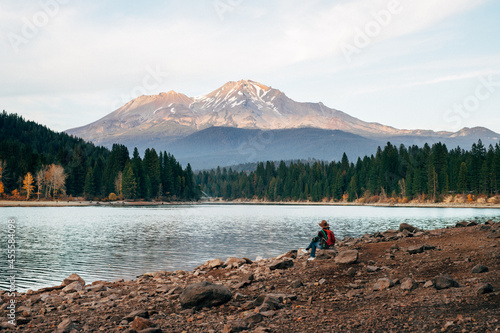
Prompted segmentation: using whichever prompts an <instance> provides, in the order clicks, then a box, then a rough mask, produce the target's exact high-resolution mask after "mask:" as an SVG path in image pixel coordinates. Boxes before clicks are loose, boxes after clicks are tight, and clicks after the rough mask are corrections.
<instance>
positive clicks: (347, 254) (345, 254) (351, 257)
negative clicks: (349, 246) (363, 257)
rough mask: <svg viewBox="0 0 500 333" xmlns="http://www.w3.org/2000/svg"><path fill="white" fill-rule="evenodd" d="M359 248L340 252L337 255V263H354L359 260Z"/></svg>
mask: <svg viewBox="0 0 500 333" xmlns="http://www.w3.org/2000/svg"><path fill="white" fill-rule="evenodd" d="M358 254H359V253H358V250H346V251H342V252H339V254H338V255H337V256H336V257H335V263H337V264H354V263H356V262H357V261H358Z"/></svg>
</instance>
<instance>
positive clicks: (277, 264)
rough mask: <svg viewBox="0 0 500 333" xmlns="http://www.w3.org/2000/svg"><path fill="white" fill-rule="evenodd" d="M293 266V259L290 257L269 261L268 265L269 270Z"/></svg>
mask: <svg viewBox="0 0 500 333" xmlns="http://www.w3.org/2000/svg"><path fill="white" fill-rule="evenodd" d="M292 266H293V260H290V259H285V260H277V261H274V262H272V263H271V265H269V269H270V270H272V271H273V270H275V269H287V268H290V267H292Z"/></svg>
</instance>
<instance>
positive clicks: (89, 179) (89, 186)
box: [83, 167, 96, 199]
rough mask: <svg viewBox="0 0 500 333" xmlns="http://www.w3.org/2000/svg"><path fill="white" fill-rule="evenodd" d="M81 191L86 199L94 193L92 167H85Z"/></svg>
mask: <svg viewBox="0 0 500 333" xmlns="http://www.w3.org/2000/svg"><path fill="white" fill-rule="evenodd" d="M83 192H84V195H85V198H86V199H92V198H93V197H94V195H95V192H96V187H95V182H94V171H93V170H92V167H88V169H87V174H86V176H85V185H84V187H83Z"/></svg>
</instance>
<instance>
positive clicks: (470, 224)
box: [467, 221, 477, 227]
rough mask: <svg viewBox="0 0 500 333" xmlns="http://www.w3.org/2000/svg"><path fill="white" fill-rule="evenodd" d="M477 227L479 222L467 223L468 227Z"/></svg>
mask: <svg viewBox="0 0 500 333" xmlns="http://www.w3.org/2000/svg"><path fill="white" fill-rule="evenodd" d="M475 225H477V222H476V221H470V222H469V223H467V226H468V227H473V226H475Z"/></svg>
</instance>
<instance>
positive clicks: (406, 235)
mask: <svg viewBox="0 0 500 333" xmlns="http://www.w3.org/2000/svg"><path fill="white" fill-rule="evenodd" d="M401 236H403V237H413V233H412V232H411V231H408V230H406V229H404V230H403V231H401Z"/></svg>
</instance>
